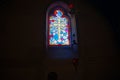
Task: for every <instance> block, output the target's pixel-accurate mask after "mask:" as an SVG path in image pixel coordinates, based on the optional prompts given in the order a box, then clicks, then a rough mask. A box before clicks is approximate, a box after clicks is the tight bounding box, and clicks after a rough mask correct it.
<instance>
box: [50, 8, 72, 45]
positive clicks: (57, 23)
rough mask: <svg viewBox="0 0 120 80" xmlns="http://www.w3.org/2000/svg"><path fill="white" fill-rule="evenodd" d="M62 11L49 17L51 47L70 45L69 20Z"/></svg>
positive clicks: (55, 12) (56, 11) (57, 11)
mask: <svg viewBox="0 0 120 80" xmlns="http://www.w3.org/2000/svg"><path fill="white" fill-rule="evenodd" d="M63 16H64V15H63V12H62V11H61V10H55V11H54V15H53V16H50V17H49V45H70V40H69V26H68V19H67V18H66V17H63Z"/></svg>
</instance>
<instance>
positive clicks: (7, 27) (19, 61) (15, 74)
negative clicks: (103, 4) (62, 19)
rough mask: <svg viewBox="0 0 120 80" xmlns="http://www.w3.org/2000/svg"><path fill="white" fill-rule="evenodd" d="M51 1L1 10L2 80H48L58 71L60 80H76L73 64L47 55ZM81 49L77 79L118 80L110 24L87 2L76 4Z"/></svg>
mask: <svg viewBox="0 0 120 80" xmlns="http://www.w3.org/2000/svg"><path fill="white" fill-rule="evenodd" d="M51 2H52V1H47V0H44V1H40V0H34V1H30V0H19V1H11V2H10V3H9V4H8V5H7V6H6V7H3V8H2V9H1V11H0V12H1V13H0V17H1V18H0V21H1V22H2V23H1V24H2V27H1V34H0V35H1V40H0V41H1V42H0V45H1V46H0V47H1V52H0V53H1V54H0V59H1V61H0V63H1V68H0V69H1V73H2V77H1V80H6V79H7V80H8V79H9V80H21V79H22V80H46V79H47V73H48V72H50V71H58V72H57V73H58V77H59V79H58V80H66V79H68V80H73V79H74V80H75V71H74V67H73V65H72V60H66V61H64V60H51V59H49V58H46V54H45V52H46V51H45V50H46V48H45V19H46V17H45V16H46V9H47V7H48V5H49V4H50V3H51ZM74 4H75V8H76V12H77V13H76V16H77V25H78V26H77V32H78V45H79V48H78V50H79V55H80V56H79V66H78V78H79V79H81V80H87V79H89V80H99V79H100V80H106V79H111V80H113V79H115V78H118V70H119V67H118V56H117V50H116V49H115V47H114V40H113V34H112V32H111V30H110V29H109V26H110V25H109V23H108V22H107V20H106V19H105V17H104V16H102V15H101V14H100V13H99V12H97V10H96V9H95V8H94V7H93V6H91V5H90V4H88V3H87V2H84V1H81V2H79V1H77V0H75V2H74Z"/></svg>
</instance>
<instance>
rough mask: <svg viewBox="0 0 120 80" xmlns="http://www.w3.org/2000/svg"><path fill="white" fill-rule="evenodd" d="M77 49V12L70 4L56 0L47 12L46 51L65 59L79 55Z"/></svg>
mask: <svg viewBox="0 0 120 80" xmlns="http://www.w3.org/2000/svg"><path fill="white" fill-rule="evenodd" d="M77 51H78V49H77V33H76V20H75V14H74V13H73V12H72V9H71V8H70V7H69V5H68V4H66V3H64V2H61V1H56V2H54V3H52V4H51V5H50V6H48V8H47V12H46V53H48V56H49V57H51V58H61V59H64V58H73V57H77ZM49 54H50V55H49Z"/></svg>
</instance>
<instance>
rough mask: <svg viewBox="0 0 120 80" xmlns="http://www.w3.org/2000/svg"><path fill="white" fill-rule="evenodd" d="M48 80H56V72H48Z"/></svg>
mask: <svg viewBox="0 0 120 80" xmlns="http://www.w3.org/2000/svg"><path fill="white" fill-rule="evenodd" d="M48 80H57V73H55V72H50V73H49V74H48Z"/></svg>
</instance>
